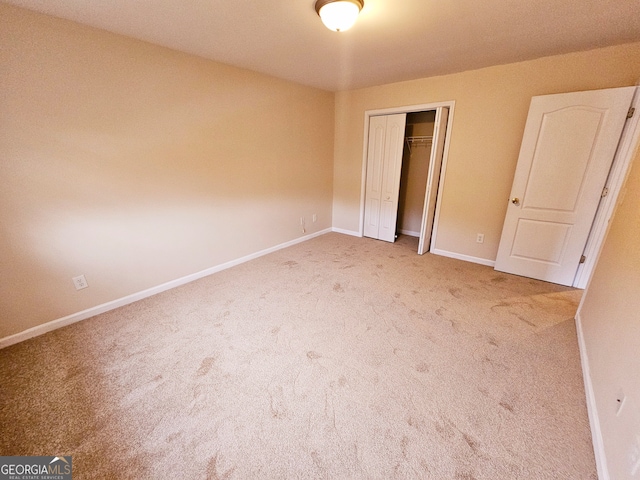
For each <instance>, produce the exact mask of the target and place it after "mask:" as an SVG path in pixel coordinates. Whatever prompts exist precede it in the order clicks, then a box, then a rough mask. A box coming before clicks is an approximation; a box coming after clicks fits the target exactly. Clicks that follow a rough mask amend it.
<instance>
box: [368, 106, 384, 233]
mask: <svg viewBox="0 0 640 480" xmlns="http://www.w3.org/2000/svg"><path fill="white" fill-rule="evenodd" d="M386 131H387V118H386V117H371V118H370V119H369V146H368V150H367V182H366V187H365V206H364V236H365V237H371V238H378V232H379V230H380V203H381V200H382V168H383V163H384V140H385V134H386Z"/></svg>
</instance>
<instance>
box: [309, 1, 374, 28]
mask: <svg viewBox="0 0 640 480" xmlns="http://www.w3.org/2000/svg"><path fill="white" fill-rule="evenodd" d="M362 6H363V3H362V2H360V1H357V0H337V1H333V2H331V1H330V2H326V1H322V0H321V1H318V2H317V3H316V10H317V12H318V15H320V18H321V19H322V23H324V24H325V26H326V27H327V28H328V29H329V30H333V31H334V32H344V31H345V30H349V29H350V28H351V27H352V26H353V24H354V23H356V20H357V19H358V14H359V13H360V10H361V9H362Z"/></svg>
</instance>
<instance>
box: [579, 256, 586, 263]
mask: <svg viewBox="0 0 640 480" xmlns="http://www.w3.org/2000/svg"><path fill="white" fill-rule="evenodd" d="M586 260H587V257H585V256H584V255H582V256H581V257H580V263H584V262H585V261H586Z"/></svg>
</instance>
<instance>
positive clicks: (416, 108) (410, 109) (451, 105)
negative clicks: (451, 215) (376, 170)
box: [358, 100, 456, 250]
mask: <svg viewBox="0 0 640 480" xmlns="http://www.w3.org/2000/svg"><path fill="white" fill-rule="evenodd" d="M455 104H456V102H455V100H451V101H447V102H435V103H426V104H421V105H407V106H404V107H391V108H383V109H378V110H367V111H365V112H364V139H363V142H362V177H361V180H360V222H359V231H358V233H359V236H360V237H362V236H364V206H365V189H366V182H367V154H368V152H367V150H368V145H369V119H370V118H371V117H375V116H378V115H392V114H396V113H414V112H424V111H428V110H436V109H437V108H439V107H447V108H448V109H449V119H448V121H447V132H446V134H445V140H444V153H443V155H442V167H441V170H440V183H439V185H438V196H437V199H436V214H435V217H434V220H433V231H432V234H431V248H430V249H431V250H433V249H434V246H435V244H436V238H437V233H438V221H439V219H440V205H441V203H442V202H441V200H442V193H443V185H444V180H445V173H446V170H447V159H448V157H449V145H450V143H451V132H452V127H453V117H454V109H455Z"/></svg>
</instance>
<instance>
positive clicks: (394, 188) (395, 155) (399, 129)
mask: <svg viewBox="0 0 640 480" xmlns="http://www.w3.org/2000/svg"><path fill="white" fill-rule="evenodd" d="M406 121H407V115H406V114H405V113H401V114H397V115H387V128H386V132H385V148H384V162H383V165H384V166H383V170H382V199H381V203H382V206H381V222H380V229H379V232H378V238H379V239H380V240H385V241H387V242H395V239H396V222H397V219H398V200H399V197H400V175H401V173H402V150H403V149H404V131H405V126H406Z"/></svg>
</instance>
